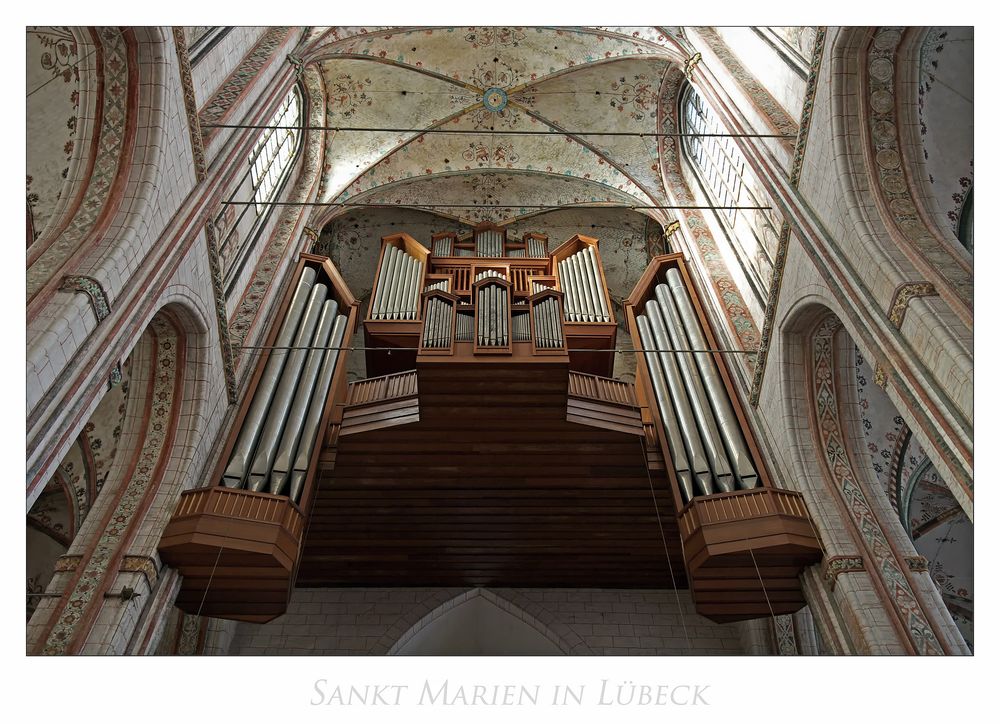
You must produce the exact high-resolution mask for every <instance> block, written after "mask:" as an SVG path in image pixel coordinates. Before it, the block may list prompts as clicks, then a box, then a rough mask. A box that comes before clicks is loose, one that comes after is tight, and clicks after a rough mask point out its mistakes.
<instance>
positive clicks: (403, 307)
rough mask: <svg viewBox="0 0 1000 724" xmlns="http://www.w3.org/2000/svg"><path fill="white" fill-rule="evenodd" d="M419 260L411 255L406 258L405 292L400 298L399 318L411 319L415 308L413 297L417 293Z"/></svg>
mask: <svg viewBox="0 0 1000 724" xmlns="http://www.w3.org/2000/svg"><path fill="white" fill-rule="evenodd" d="M416 284H417V260H416V259H414V258H413V257H409V258H408V259H407V260H406V276H405V278H404V280H403V293H402V295H401V296H400V299H399V317H398V318H399V319H410V318H411V317H410V310H411V309H412V308H413V297H414V295H415V294H416V293H417V291H418V290H417V288H416Z"/></svg>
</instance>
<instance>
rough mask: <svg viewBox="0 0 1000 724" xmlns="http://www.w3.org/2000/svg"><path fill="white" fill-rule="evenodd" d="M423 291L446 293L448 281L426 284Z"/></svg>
mask: <svg viewBox="0 0 1000 724" xmlns="http://www.w3.org/2000/svg"><path fill="white" fill-rule="evenodd" d="M424 291H425V292H431V291H440V292H446V291H448V280H447V279H442V280H441V281H439V282H434V283H433V284H428V285H427V286H426V287H424Z"/></svg>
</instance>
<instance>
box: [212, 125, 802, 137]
mask: <svg viewBox="0 0 1000 724" xmlns="http://www.w3.org/2000/svg"><path fill="white" fill-rule="evenodd" d="M201 127H202V128H231V129H245V130H254V129H264V128H282V129H288V130H299V131H336V132H338V133H419V134H421V135H423V134H427V133H437V134H451V135H475V136H483V135H486V134H494V135H499V136H611V137H624V138H646V137H648V138H785V139H794V138H796V135H795V134H788V133H677V132H674V133H665V132H660V131H559V130H555V129H553V130H549V131H535V130H521V131H515V130H503V129H500V130H497V129H495V128H494V127H492V126H491V127H490V128H484V129H479V130H477V129H472V128H376V127H372V126H326V125H323V126H307V125H294V126H292V125H289V126H269V125H267V124H260V123H202V124H201Z"/></svg>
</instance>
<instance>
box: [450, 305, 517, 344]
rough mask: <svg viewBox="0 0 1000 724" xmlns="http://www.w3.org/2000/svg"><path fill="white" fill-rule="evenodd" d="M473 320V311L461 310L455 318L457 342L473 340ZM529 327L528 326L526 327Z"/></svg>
mask: <svg viewBox="0 0 1000 724" xmlns="http://www.w3.org/2000/svg"><path fill="white" fill-rule="evenodd" d="M472 322H473V314H472V312H459V313H458V315H457V316H456V318H455V341H456V342H471V341H472ZM526 329H527V327H526ZM525 339H527V338H525Z"/></svg>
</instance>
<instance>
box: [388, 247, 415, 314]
mask: <svg viewBox="0 0 1000 724" xmlns="http://www.w3.org/2000/svg"><path fill="white" fill-rule="evenodd" d="M411 261H412V260H411V259H410V256H409V255H408V254H405V253H404V254H402V255H401V256H400V261H399V266H398V267H397V268H396V274H395V277H394V278H393V280H392V295H391V296H390V297H389V319H399V318H400V317H401V316H402V313H401V310H402V307H403V297H404V295H405V294H406V290H405V287H406V283H407V281H408V280H409V278H410V265H411Z"/></svg>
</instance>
